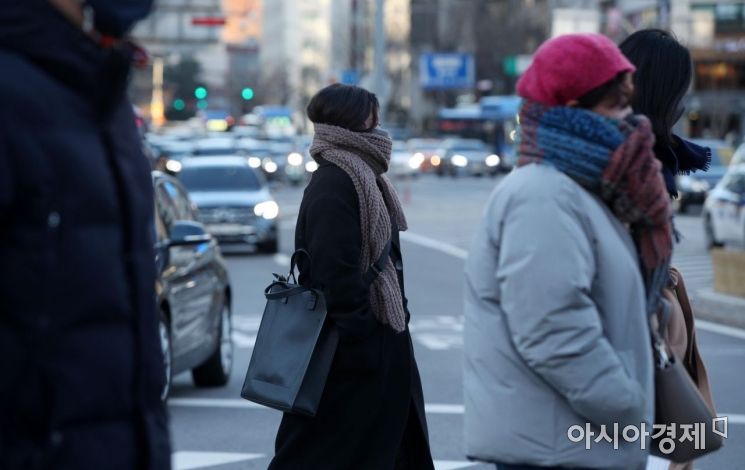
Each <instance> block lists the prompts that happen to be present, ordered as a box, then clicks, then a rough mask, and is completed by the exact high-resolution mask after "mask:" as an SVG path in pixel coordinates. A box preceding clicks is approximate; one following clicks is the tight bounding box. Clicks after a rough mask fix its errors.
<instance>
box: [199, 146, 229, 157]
mask: <svg viewBox="0 0 745 470" xmlns="http://www.w3.org/2000/svg"><path fill="white" fill-rule="evenodd" d="M233 154H235V149H234V148H232V147H206V148H201V149H196V150H195V151H194V154H193V155H195V156H198V157H215V156H218V155H233Z"/></svg>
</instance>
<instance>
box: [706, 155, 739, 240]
mask: <svg viewBox="0 0 745 470" xmlns="http://www.w3.org/2000/svg"><path fill="white" fill-rule="evenodd" d="M703 220H704V233H705V235H706V243H707V246H708V247H709V248H712V247H718V246H722V245H724V244H725V243H735V244H738V245H740V246H743V244H745V164H743V163H741V164H737V165H733V166H732V167H731V168H730V170H729V171H728V172H727V174H726V175H725V177H724V178H722V180H721V181H720V182H719V184H717V185H716V186H715V187H714V189H713V190H712V191H711V193H710V194H709V196H708V197H707V198H706V202H705V203H704V210H703Z"/></svg>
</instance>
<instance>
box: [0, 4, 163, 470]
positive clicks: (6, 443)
mask: <svg viewBox="0 0 745 470" xmlns="http://www.w3.org/2000/svg"><path fill="white" fill-rule="evenodd" d="M30 3H32V4H35V5H36V7H37V8H35V9H32V8H31V7H28V8H26V7H23V6H19V7H17V8H14V7H8V8H6V7H5V6H3V8H2V9H0V103H1V104H0V358H1V359H0V468H2V469H6V470H7V469H21V468H22V469H51V468H53V469H57V470H59V469H75V470H87V469H91V470H94V469H95V470H100V469H127V470H130V469H138V470H139V469H159V470H160V469H167V468H169V467H170V445H169V439H168V428H167V419H166V413H165V407H164V405H163V403H162V402H161V400H160V392H161V390H162V386H163V379H164V373H163V361H162V355H161V352H160V346H159V340H158V334H157V319H156V311H155V307H154V298H155V293H154V276H155V266H154V257H153V241H152V235H151V229H150V227H151V221H152V217H153V213H152V212H153V199H152V194H151V193H152V185H151V179H150V174H149V168H148V164H147V161H146V160H145V158H144V156H143V154H142V151H141V148H140V143H139V138H138V134H137V129H136V127H135V119H134V116H133V113H132V108H131V106H130V104H129V103H128V100H127V98H126V94H125V90H126V81H127V73H128V69H129V63H130V57H129V54H128V53H127V52H126V51H125V50H119V51H111V50H109V51H104V50H102V49H100V48H98V47H97V46H96V45H94V44H93V42H92V41H90V40H89V39H88V38H87V37H86V36H84V35H83V34H82V33H81V32H79V31H78V30H76V29H75V28H74V27H72V26H71V25H69V24H67V22H66V21H65V20H63V19H62V18H61V17H59V16H58V15H57V14H56V12H54V11H52V10H51V8H48V7H47V8H42V7H40V5H42V4H44V5H46V3H45V2H41V3H39V2H30ZM21 4H22V3H19V2H16V5H21Z"/></svg>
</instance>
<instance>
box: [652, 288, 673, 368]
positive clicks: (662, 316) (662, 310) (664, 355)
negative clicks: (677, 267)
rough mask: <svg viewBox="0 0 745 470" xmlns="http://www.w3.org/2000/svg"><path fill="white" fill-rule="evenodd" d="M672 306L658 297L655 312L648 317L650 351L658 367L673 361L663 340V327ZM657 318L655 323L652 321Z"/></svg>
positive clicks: (668, 317) (666, 322) (665, 325)
mask: <svg viewBox="0 0 745 470" xmlns="http://www.w3.org/2000/svg"><path fill="white" fill-rule="evenodd" d="M671 309H672V307H671V306H670V304H669V303H668V302H667V300H665V299H660V306H659V308H658V309H657V312H655V313H653V314H652V315H651V316H650V317H649V333H650V336H651V339H652V353H653V354H654V360H655V365H656V367H657V368H659V369H664V368H666V367H668V366H669V365H670V364H671V363H672V362H673V356H672V354H670V353H669V352H668V348H667V343H666V342H665V329H666V328H667V324H668V322H669V320H670V316H671V314H672V313H671ZM655 317H656V319H657V325H655V324H654V322H653V321H652V319H653V318H655Z"/></svg>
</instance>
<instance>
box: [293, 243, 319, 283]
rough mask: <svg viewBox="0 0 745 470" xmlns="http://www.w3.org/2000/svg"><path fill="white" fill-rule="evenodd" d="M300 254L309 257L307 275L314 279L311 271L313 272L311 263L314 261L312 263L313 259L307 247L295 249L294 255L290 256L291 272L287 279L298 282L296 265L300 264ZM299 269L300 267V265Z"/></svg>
mask: <svg viewBox="0 0 745 470" xmlns="http://www.w3.org/2000/svg"><path fill="white" fill-rule="evenodd" d="M300 256H305V257H306V258H308V265H307V268H306V272H307V277H308V278H309V279H312V277H311V272H312V269H311V265H312V264H313V263H312V259H311V257H310V253H308V251H307V250H306V249H304V248H300V249H298V250H295V253H293V254H292V257H291V258H290V274H289V275H288V276H287V280H290V279H292V281H293V282H294V283H295V284H297V283H298V282H297V279H296V278H295V267H296V266H298V264H297V261H298V260H299V258H300ZM298 269H299V266H298Z"/></svg>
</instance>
